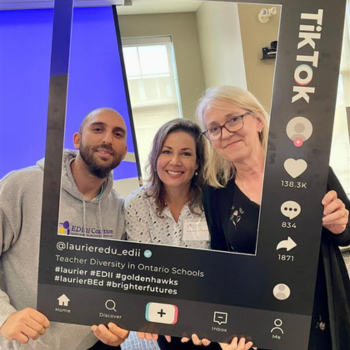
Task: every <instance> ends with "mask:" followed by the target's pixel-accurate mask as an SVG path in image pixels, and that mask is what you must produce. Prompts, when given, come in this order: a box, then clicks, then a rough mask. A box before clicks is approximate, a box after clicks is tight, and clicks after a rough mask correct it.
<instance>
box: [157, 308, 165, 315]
mask: <svg viewBox="0 0 350 350" xmlns="http://www.w3.org/2000/svg"><path fill="white" fill-rule="evenodd" d="M157 314H158V315H160V317H163V316H164V315H166V312H164V311H163V309H160V311H159V312H157Z"/></svg>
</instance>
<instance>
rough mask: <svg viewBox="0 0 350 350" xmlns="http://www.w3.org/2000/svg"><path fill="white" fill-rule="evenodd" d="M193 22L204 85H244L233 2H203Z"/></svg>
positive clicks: (239, 31)
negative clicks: (199, 51) (198, 43)
mask: <svg viewBox="0 0 350 350" xmlns="http://www.w3.org/2000/svg"><path fill="white" fill-rule="evenodd" d="M197 25H198V33H199V42H200V48H201V54H202V62H203V71H204V82H205V86H206V88H208V87H210V86H214V85H234V86H238V87H241V88H243V89H246V88H247V83H246V75H245V68H244V58H243V49H242V40H241V30H240V25H239V17H238V8H237V4H235V3H231V2H227V3H225V2H219V3H214V2H204V3H203V4H202V5H201V6H200V7H199V9H198V10H197Z"/></svg>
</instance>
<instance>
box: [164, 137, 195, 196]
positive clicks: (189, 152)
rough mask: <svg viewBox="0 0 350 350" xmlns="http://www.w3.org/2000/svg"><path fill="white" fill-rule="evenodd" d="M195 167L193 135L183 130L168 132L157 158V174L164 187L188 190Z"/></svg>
mask: <svg viewBox="0 0 350 350" xmlns="http://www.w3.org/2000/svg"><path fill="white" fill-rule="evenodd" d="M197 168H198V164H197V157H196V143H195V140H194V138H193V136H192V135H190V134H188V133H187V132H184V131H174V132H172V133H170V134H169V135H168V137H167V138H166V139H165V141H164V144H163V147H162V149H161V151H160V154H159V156H158V159H157V174H158V176H159V178H160V179H161V181H162V182H163V184H164V187H165V189H166V190H167V189H174V188H176V189H181V190H182V191H186V192H188V191H189V189H190V186H191V180H192V177H193V176H194V173H195V171H196V170H197Z"/></svg>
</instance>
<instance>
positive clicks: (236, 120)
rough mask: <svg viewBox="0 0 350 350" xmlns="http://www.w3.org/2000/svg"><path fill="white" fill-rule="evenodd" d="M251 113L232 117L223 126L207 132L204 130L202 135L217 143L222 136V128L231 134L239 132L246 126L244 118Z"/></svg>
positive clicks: (213, 127) (216, 126) (214, 127)
mask: <svg viewBox="0 0 350 350" xmlns="http://www.w3.org/2000/svg"><path fill="white" fill-rule="evenodd" d="M250 113H251V112H250V111H248V112H245V113H244V114H241V115H237V116H235V117H232V118H230V119H229V120H228V121H227V122H226V123H225V124H223V125H215V126H212V127H211V128H209V129H207V130H204V131H203V132H202V134H201V135H205V136H206V137H207V139H208V140H210V141H216V140H218V139H219V138H221V136H222V128H225V129H226V130H227V131H228V132H230V133H234V132H237V131H239V130H241V129H242V128H243V126H244V121H243V117H245V116H246V115H247V114H250Z"/></svg>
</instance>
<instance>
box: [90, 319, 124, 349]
mask: <svg viewBox="0 0 350 350" xmlns="http://www.w3.org/2000/svg"><path fill="white" fill-rule="evenodd" d="M91 330H92V331H93V332H94V334H95V336H96V338H97V339H99V340H101V342H102V343H104V344H107V345H110V346H118V345H120V344H122V343H124V341H125V339H126V338H127V337H128V336H129V331H127V330H125V329H123V328H120V327H118V326H117V325H116V324H114V323H112V322H110V323H108V328H107V327H106V326H105V325H103V324H100V325H98V326H96V325H93V326H92V327H91Z"/></svg>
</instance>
